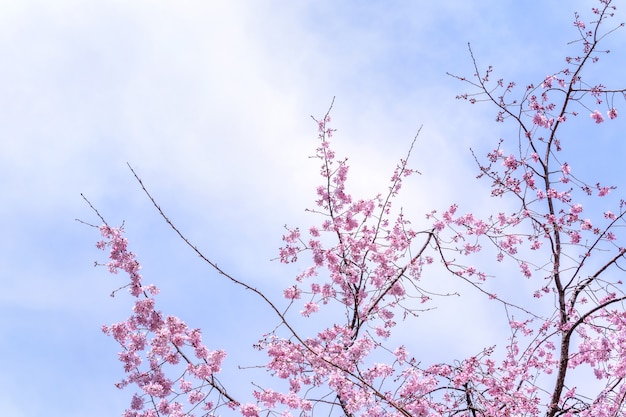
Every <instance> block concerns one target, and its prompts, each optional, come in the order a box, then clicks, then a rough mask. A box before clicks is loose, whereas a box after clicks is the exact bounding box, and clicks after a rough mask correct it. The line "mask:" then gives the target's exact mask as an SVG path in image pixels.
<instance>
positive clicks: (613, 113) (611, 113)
mask: <svg viewBox="0 0 626 417" xmlns="http://www.w3.org/2000/svg"><path fill="white" fill-rule="evenodd" d="M607 115H608V116H609V119H611V120H613V119H615V118H616V117H617V109H615V108H612V109H611V110H609V111H608V112H607Z"/></svg>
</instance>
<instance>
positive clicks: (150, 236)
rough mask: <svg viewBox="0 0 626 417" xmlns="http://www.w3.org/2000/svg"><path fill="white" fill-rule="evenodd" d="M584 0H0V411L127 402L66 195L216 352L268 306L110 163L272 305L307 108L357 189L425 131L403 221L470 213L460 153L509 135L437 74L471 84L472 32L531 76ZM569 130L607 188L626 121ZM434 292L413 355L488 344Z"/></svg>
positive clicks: (525, 77)
mask: <svg viewBox="0 0 626 417" xmlns="http://www.w3.org/2000/svg"><path fill="white" fill-rule="evenodd" d="M595 3H596V2H594V1H588V0H585V1H583V0H580V1H579V0H573V1H568V2H563V1H560V0H528V1H524V2H513V1H501V0H484V1H465V0H441V1H438V2H432V1H431V2H425V1H394V2H389V1H373V0H365V1H356V0H347V1H336V0H333V1H331V0H317V1H308V0H302V1H285V0H283V1H278V0H276V1H271V0H258V1H252V0H249V1H243V0H224V1H221V0H209V1H195V0H189V1H177V2H173V1H158V2H153V1H150V2H149V1H140V0H126V1H114V0H108V1H99V0H90V1H66V0H56V1H54V2H50V1H32V0H19V1H17V0H0V203H1V204H0V228H1V229H2V233H0V282H1V283H2V291H0V358H2V359H1V360H0V410H2V415H3V416H7V417H26V416H37V415H46V416H49V417H56V416H64V417H73V416H85V415H89V416H92V417H99V416H112V415H119V414H121V412H122V411H123V410H124V409H125V408H126V407H127V405H128V402H127V399H128V396H129V395H130V394H132V391H128V392H120V391H119V390H117V389H116V388H115V387H114V385H113V384H114V382H115V381H117V380H119V379H120V378H121V376H122V373H121V371H122V370H121V365H120V364H119V363H118V361H117V357H116V352H117V350H118V348H117V346H116V344H115V343H114V342H113V341H112V340H109V338H107V337H106V336H104V335H103V334H102V333H101V332H100V326H101V325H102V324H109V323H112V322H115V321H119V320H122V319H124V318H125V317H126V316H127V315H128V314H129V309H130V306H131V300H130V299H129V298H127V297H124V296H122V295H120V296H118V297H115V298H110V297H109V294H110V292H111V291H112V290H114V289H115V288H118V287H119V286H121V285H123V284H124V282H125V281H123V279H122V276H118V277H115V276H110V275H109V274H108V273H107V272H106V270H105V269H104V268H94V267H93V265H94V261H101V262H104V261H105V259H106V258H105V253H103V252H99V251H98V250H96V249H95V246H94V244H95V242H96V241H97V240H98V239H99V236H98V233H97V231H96V230H95V229H92V228H90V227H88V226H85V225H84V224H81V223H79V222H77V221H76V220H75V219H76V218H78V219H81V220H83V221H86V222H90V223H97V222H98V219H97V217H96V216H95V215H94V213H93V212H92V211H91V210H90V208H89V206H88V205H87V204H86V203H85V202H84V201H83V199H82V198H81V193H83V194H84V195H85V196H87V197H88V198H89V200H90V201H91V202H92V203H93V204H94V205H95V206H96V207H97V208H98V210H99V211H100V212H101V213H102V215H103V216H104V217H105V218H106V219H107V220H108V222H109V223H110V224H112V225H119V224H121V223H122V222H124V223H125V228H126V231H127V237H128V238H129V240H130V245H131V248H132V249H133V251H134V252H136V253H137V255H138V257H139V260H140V262H141V263H142V265H143V275H144V280H145V281H147V282H154V283H155V284H156V285H157V286H158V287H160V288H161V289H162V294H161V295H160V296H159V303H161V308H163V309H164V310H165V311H166V312H167V313H174V314H178V315H180V316H181V318H182V319H183V320H186V321H187V322H188V323H189V325H190V326H192V327H202V328H203V329H204V334H205V340H206V342H207V344H208V346H209V347H210V348H212V349H213V348H224V349H226V350H227V351H229V354H231V356H229V358H232V362H230V365H231V366H236V365H237V364H242V363H243V364H248V365H252V363H250V359H249V357H248V356H246V355H247V354H248V353H247V352H249V349H248V346H250V345H251V344H252V343H254V342H256V341H257V340H258V337H259V336H260V334H261V333H262V332H263V331H267V330H270V329H271V328H272V327H273V324H274V321H273V320H272V318H271V316H270V315H269V312H268V311H266V309H265V308H264V307H263V306H260V305H258V303H255V299H254V298H253V297H252V296H251V295H250V294H247V293H245V292H243V291H241V290H240V289H238V288H234V287H232V286H230V285H227V284H225V283H222V282H220V281H219V280H218V278H217V277H216V276H215V274H213V273H212V271H211V270H210V269H209V268H207V266H205V265H204V264H202V263H201V262H200V261H199V259H198V257H197V256H195V255H194V254H193V253H192V252H191V251H190V250H189V249H188V248H186V247H185V246H184V244H183V243H182V242H181V241H180V240H179V239H177V238H176V237H175V236H174V234H173V233H172V231H171V230H170V229H169V228H168V226H167V225H166V224H165V223H164V222H163V221H162V220H161V219H160V218H159V216H158V214H157V213H156V211H155V210H154V209H153V208H152V207H151V205H150V203H149V201H148V200H147V199H146V197H145V196H144V195H143V194H142V192H141V189H140V188H139V186H138V184H137V183H136V181H135V180H134V178H133V177H132V175H131V172H130V171H129V169H128V168H127V166H126V163H127V162H128V163H130V164H131V165H132V166H133V167H134V168H135V169H136V171H137V173H138V174H139V175H140V176H141V178H142V179H143V180H144V181H145V183H146V185H147V186H148V187H149V189H150V191H151V192H152V193H153V195H154V196H155V197H156V198H157V200H158V201H159V203H160V204H161V206H162V208H163V209H164V210H165V211H166V212H167V213H168V214H169V216H170V217H171V219H172V220H173V221H174V222H175V223H176V224H177V225H178V226H179V227H180V229H181V230H182V231H183V232H184V233H186V234H187V236H188V237H189V238H190V239H191V240H192V241H193V242H194V243H196V244H197V245H198V246H199V247H200V248H201V249H202V250H203V251H204V253H205V254H207V255H208V256H209V257H210V258H211V259H213V260H215V261H216V262H217V263H218V264H219V265H220V266H222V267H224V268H225V269H226V270H228V271H230V272H231V273H232V274H233V275H236V276H238V277H242V278H245V279H247V280H249V282H251V283H252V284H253V285H256V286H258V287H259V288H263V289H265V290H266V291H268V293H270V294H271V295H274V296H275V297H276V298H278V297H279V296H280V293H281V291H282V289H283V288H285V287H286V286H288V285H289V282H290V279H291V277H293V275H294V274H295V273H296V272H297V267H285V266H283V265H280V264H279V263H278V262H270V259H272V258H275V257H276V256H277V254H278V248H279V247H280V246H281V236H282V234H283V231H284V229H283V226H284V225H285V224H288V225H291V226H301V227H302V228H307V227H308V225H310V224H312V223H314V222H317V221H318V219H315V218H313V217H311V216H310V215H308V214H307V213H305V211H304V209H305V208H307V207H312V206H313V201H314V198H315V187H316V185H317V184H318V182H319V175H318V172H319V171H318V161H317V160H315V159H311V158H309V156H311V155H313V154H314V151H315V148H316V146H317V142H316V136H317V132H316V125H315V123H314V122H313V121H312V120H311V118H310V116H311V115H314V116H316V117H321V116H322V115H323V114H324V113H325V112H326V110H327V109H328V107H329V105H330V103H331V102H332V100H333V97H336V98H335V104H334V107H333V111H332V118H333V127H334V128H336V129H337V132H336V135H335V139H334V146H335V148H336V149H337V151H338V154H339V155H343V156H349V158H350V163H351V165H352V167H351V177H350V178H351V179H350V182H349V184H350V186H351V187H352V188H351V189H352V191H353V194H354V195H355V196H362V197H371V196H374V195H376V194H377V193H378V192H379V191H383V192H384V191H385V190H386V187H387V181H388V179H389V177H390V175H391V173H392V171H393V168H394V167H395V164H396V162H397V160H398V159H399V158H400V157H403V156H404V155H405V153H406V151H407V149H408V146H409V145H410V143H411V140H412V139H413V137H414V135H415V134H416V132H417V131H418V129H419V128H420V126H422V125H423V129H422V133H421V135H420V138H419V140H418V143H417V145H416V148H415V151H414V154H413V156H412V162H411V165H412V166H413V167H415V168H417V169H419V170H420V171H421V172H422V174H423V175H421V176H416V177H412V179H410V180H409V181H408V182H407V183H406V185H405V188H404V189H403V191H404V194H403V196H402V199H401V204H402V206H403V207H404V209H405V213H407V215H408V216H409V217H411V218H412V219H415V221H416V224H417V225H419V224H420V222H422V221H423V218H424V217H423V216H424V214H425V213H427V212H429V211H430V210H432V209H442V208H446V207H447V206H448V205H449V204H450V203H452V202H457V203H459V204H460V205H461V209H462V211H478V212H482V211H484V210H485V208H486V207H488V206H489V205H490V204H493V203H492V200H489V199H488V197H487V196H488V184H487V183H486V182H483V183H480V182H476V181H475V180H474V177H475V175H476V173H477V168H476V166H475V163H474V161H473V159H472V157H471V154H470V152H469V148H470V147H471V148H473V149H476V150H477V151H485V150H488V149H490V148H491V147H492V146H494V145H495V144H496V143H497V140H498V138H500V137H507V135H509V136H512V138H515V129H514V128H513V127H512V126H507V125H502V124H496V123H494V118H495V114H496V112H495V110H494V108H492V107H490V106H488V105H481V106H479V105H475V106H472V105H469V104H468V103H465V102H460V101H458V100H455V95H457V94H459V93H462V92H465V91H467V87H466V86H465V85H463V84H461V83H460V82H458V81H457V80H455V79H453V78H451V77H449V76H447V75H446V71H449V72H452V73H455V74H458V75H465V76H471V74H472V72H473V70H472V66H471V61H470V58H469V55H468V52H467V43H468V42H471V44H472V48H473V50H474V53H475V56H476V57H477V59H478V61H479V65H481V66H482V67H483V68H484V67H486V66H488V65H494V67H495V76H494V78H500V77H504V78H505V79H506V80H515V81H517V82H518V84H520V85H526V84H528V83H535V84H539V83H540V82H541V80H542V79H543V77H545V76H546V75H548V74H549V73H552V72H555V71H558V70H560V69H562V67H563V65H564V61H563V58H564V56H565V55H567V54H568V53H569V54H571V53H573V51H575V50H576V49H567V48H568V46H567V42H568V41H571V40H574V39H576V35H577V33H576V31H575V30H574V28H573V25H572V22H573V14H574V11H576V10H578V11H580V12H581V13H582V15H583V18H586V17H588V16H589V13H588V10H589V8H590V7H591V6H595ZM618 12H621V13H618V19H616V20H614V23H617V22H619V21H624V20H625V15H624V14H623V11H618ZM607 45H609V47H610V48H611V49H613V50H614V51H615V52H614V53H613V54H611V55H609V56H608V57H607V60H606V63H605V61H601V62H600V63H599V64H598V66H597V69H598V70H599V71H602V72H603V74H605V76H604V78H603V79H604V80H607V82H610V81H612V82H613V84H615V85H613V86H615V87H623V85H622V84H623V82H622V83H621V84H620V81H623V68H625V67H626V32H625V31H623V30H622V31H619V32H617V33H615V34H614V35H613V36H612V37H611V38H610V39H609V40H608V43H607ZM570 48H571V47H570ZM616 104H617V106H618V108H619V105H620V104H621V103H616ZM601 110H603V112H604V109H601ZM622 113H623V114H626V109H624V110H623V111H622ZM586 117H587V116H586V115H583V119H585V118H586ZM577 126H579V127H578V128H577V129H578V132H577V133H578V134H579V136H578V137H577V139H576V140H577V141H576V146H573V147H572V152H573V153H572V154H571V158H572V161H575V160H576V157H578V158H579V160H580V161H583V162H584V167H583V168H584V169H587V170H589V172H593V173H594V174H597V175H598V176H599V177H600V178H604V179H606V178H607V176H610V178H611V182H612V183H614V184H616V185H619V184H620V181H622V182H623V180H624V178H623V174H622V173H621V172H619V171H618V170H616V169H615V168H614V167H615V166H616V164H621V165H618V166H622V165H623V155H624V154H625V153H624V152H626V150H625V149H624V144H623V137H622V136H623V132H624V129H625V128H626V126H625V124H624V121H623V118H618V119H617V120H615V121H612V122H611V123H610V124H609V123H605V125H603V126H601V127H598V126H596V125H594V124H592V123H591V122H589V121H588V120H586V119H585V120H581V121H580V122H579V125H577ZM591 151H593V152H591ZM571 165H572V166H573V167H574V169H575V167H576V166H575V165H573V164H571ZM580 165H583V164H579V166H580ZM302 266H306V265H302ZM448 307H449V308H448V309H447V310H445V311H443V312H439V311H438V312H434V313H433V314H432V315H431V316H429V318H428V319H427V320H426V321H425V324H422V328H420V330H419V332H418V330H415V333H414V334H405V336H406V337H407V338H408V339H411V340H413V341H414V342H415V345H416V349H417V351H418V353H420V354H422V355H425V356H424V357H425V358H428V355H429V354H433V355H434V354H435V352H437V353H441V352H448V354H449V355H450V357H456V356H455V355H456V354H457V353H458V354H461V353H459V352H462V348H463V347H467V346H470V347H479V346H483V345H486V344H488V342H489V341H490V340H492V339H494V340H497V339H498V336H501V334H500V333H498V324H497V323H491V322H490V321H489V319H490V315H489V314H490V313H489V311H488V309H481V308H480V307H479V308H474V310H473V311H472V312H471V314H468V313H467V312H466V311H463V310H462V303H459V302H458V301H457V302H456V303H452V304H451V305H450V306H448ZM460 313H461V315H463V316H464V317H465V316H467V317H469V318H471V319H472V320H474V319H476V320H478V319H483V321H481V322H480V323H482V324H479V325H476V326H467V325H463V323H462V321H460V319H459V317H460V315H459V314H460ZM474 322H475V323H477V321H474ZM454 323H457V324H456V325H455V324H454ZM443 324H446V325H450V326H451V327H450V330H445V331H444V332H442V330H441V329H442V328H443ZM257 329H259V330H257ZM414 351H415V350H414ZM229 360H230V359H229ZM246 361H247V362H246ZM232 375H234V376H231V377H228V376H226V377H225V378H227V379H228V378H234V379H233V380H234V381H235V383H238V384H239V385H240V388H241V389H242V390H243V391H249V390H250V385H249V382H248V380H249V379H248V378H247V377H243V378H242V377H241V376H238V375H239V374H237V373H235V374H232ZM237 378H239V379H237Z"/></svg>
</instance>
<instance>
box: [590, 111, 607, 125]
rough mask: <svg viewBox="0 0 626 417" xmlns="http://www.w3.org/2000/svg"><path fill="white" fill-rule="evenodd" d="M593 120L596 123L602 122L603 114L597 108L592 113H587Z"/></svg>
mask: <svg viewBox="0 0 626 417" xmlns="http://www.w3.org/2000/svg"><path fill="white" fill-rule="evenodd" d="M589 117H591V118H592V119H593V120H595V122H596V124H600V123H602V122H604V116H602V113H600V112H599V111H598V110H594V111H593V113H591V114H590V115H589Z"/></svg>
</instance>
